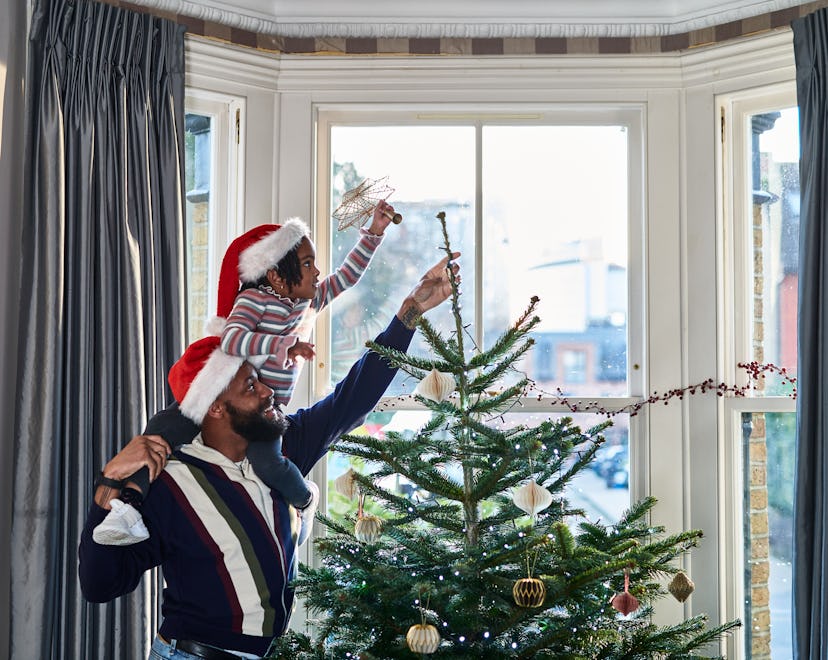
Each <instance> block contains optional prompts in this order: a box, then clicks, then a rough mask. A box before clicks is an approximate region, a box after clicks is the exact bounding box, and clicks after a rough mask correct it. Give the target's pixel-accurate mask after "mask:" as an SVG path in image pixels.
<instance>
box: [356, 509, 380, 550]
mask: <svg viewBox="0 0 828 660" xmlns="http://www.w3.org/2000/svg"><path fill="white" fill-rule="evenodd" d="M381 531H382V520H380V519H379V518H377V517H376V516H374V515H372V514H370V513H366V514H365V515H362V516H360V517H359V518H358V519H357V521H356V525H355V526H354V536H356V537H357V539H359V540H360V541H362V542H363V543H373V542H374V541H376V540H377V539H378V538H379V536H380V532H381Z"/></svg>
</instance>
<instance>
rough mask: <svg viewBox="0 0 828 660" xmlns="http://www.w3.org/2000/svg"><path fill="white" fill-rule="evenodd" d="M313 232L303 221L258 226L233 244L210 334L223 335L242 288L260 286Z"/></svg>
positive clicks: (224, 262)
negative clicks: (249, 284)
mask: <svg viewBox="0 0 828 660" xmlns="http://www.w3.org/2000/svg"><path fill="white" fill-rule="evenodd" d="M309 236H310V230H309V229H308V226H307V225H306V224H305V222H304V221H303V220H302V219H301V218H290V219H289V220H287V221H286V222H285V223H284V224H282V225H273V224H270V225H259V226H258V227H253V229H250V230H249V231H246V232H245V233H244V234H242V235H241V236H239V237H238V238H237V239H235V240H234V241H233V242H232V243H230V247H228V248H227V252H225V253H224V259H223V260H222V262H221V270H220V271H219V283H218V304H217V305H216V307H217V310H216V314H217V315H216V316H215V317H214V318H213V319H211V320H210V322H209V323H208V324H207V332H208V333H209V334H215V335H220V334H221V332H222V330H224V326H225V325H227V316H228V315H229V314H230V310H231V309H233V303H234V302H235V300H236V295H237V294H238V292H239V287H240V286H241V285H242V284H247V283H250V282H258V281H259V280H260V279H261V278H262V277H264V276H265V275H267V271H269V270H270V269H271V268H274V267H275V266H276V264H278V263H279V262H280V261H281V260H282V258H283V257H284V256H285V255H286V254H287V253H288V252H290V251H291V250H292V249H293V248H295V247H296V246H297V245H299V243H300V242H301V241H302V239H303V238H307V237H309Z"/></svg>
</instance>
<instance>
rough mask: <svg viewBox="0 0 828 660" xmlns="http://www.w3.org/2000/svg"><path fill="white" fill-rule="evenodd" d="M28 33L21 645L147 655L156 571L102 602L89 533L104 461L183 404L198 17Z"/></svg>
mask: <svg viewBox="0 0 828 660" xmlns="http://www.w3.org/2000/svg"><path fill="white" fill-rule="evenodd" d="M30 39H31V57H30V62H31V68H30V86H31V89H32V92H31V93H30V100H31V107H30V109H29V112H30V113H31V115H32V117H33V121H32V125H33V135H32V140H31V144H30V145H29V158H28V163H27V184H28V185H27V190H28V195H29V200H30V208H31V209H32V212H31V217H30V218H28V220H27V222H26V223H24V232H23V246H22V283H23V297H22V300H23V301H24V302H23V303H22V305H21V314H20V321H19V328H20V342H19V352H20V357H21V358H22V359H21V360H20V364H21V365H23V366H21V368H20V373H19V374H18V380H19V383H20V388H19V393H18V400H17V406H16V433H15V438H14V443H15V450H14V461H15V466H14V474H15V482H14V504H13V519H12V548H11V552H12V562H11V564H12V576H11V584H12V594H11V603H12V612H11V635H12V640H11V657H14V658H67V659H73V660H74V659H77V658H130V659H132V658H141V657H146V656H147V655H148V653H149V643H150V639H151V637H152V635H153V634H154V631H155V629H156V628H157V624H158V615H159V612H158V602H159V597H160V585H159V578H158V575H157V574H155V573H153V574H148V575H147V576H146V577H145V579H144V581H143V583H142V585H141V586H140V587H139V588H138V589H136V591H135V592H134V593H133V594H131V595H129V596H126V597H123V598H120V599H117V600H116V601H114V602H112V603H108V604H105V605H93V604H89V603H86V602H85V601H84V600H83V598H82V596H81V593H80V589H79V585H78V579H77V547H78V540H79V537H80V532H81V529H82V527H83V523H84V520H85V517H86V512H87V510H88V508H89V505H90V503H91V499H92V480H93V478H94V476H95V474H96V473H97V472H98V471H99V470H100V469H101V468H102V467H103V465H104V464H105V463H106V461H107V460H108V459H109V458H110V457H111V456H113V455H114V454H115V453H117V451H118V450H120V448H121V447H122V446H123V444H124V443H125V442H126V441H127V440H128V439H129V438H130V437H132V436H133V435H135V434H136V433H137V432H139V431H140V430H141V428H143V425H144V423H145V421H146V419H147V417H148V415H150V414H152V413H154V412H155V411H157V410H159V409H160V408H162V407H164V406H165V405H166V403H167V401H169V400H171V398H170V395H169V392H168V389H167V385H166V373H167V370H168V368H169V367H170V365H171V364H172V362H173V361H174V360H175V359H176V358H177V357H178V355H180V353H181V350H182V349H183V346H184V332H183V329H184V321H183V313H184V305H183V281H184V276H183V254H184V253H183V226H184V223H183V213H184V206H183V195H182V192H181V185H182V181H183V166H184V159H183V145H184V136H183V130H184V122H183V118H184V112H183V104H184V35H183V28H181V27H179V26H177V25H176V24H175V23H173V22H171V21H166V20H163V19H159V18H156V17H153V16H150V15H147V14H139V13H135V12H131V11H127V10H124V9H121V8H118V7H114V6H112V5H106V4H101V3H96V2H89V1H86V0H40V1H39V2H38V3H37V4H36V6H35V9H34V13H33V18H32V29H31V35H30ZM27 294H28V297H29V302H28V303H26V302H25V300H26V295H27Z"/></svg>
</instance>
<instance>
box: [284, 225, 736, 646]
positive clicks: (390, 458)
mask: <svg viewBox="0 0 828 660" xmlns="http://www.w3.org/2000/svg"><path fill="white" fill-rule="evenodd" d="M438 218H439V219H440V221H441V223H442V227H443V236H444V243H445V245H444V247H445V251H446V253H447V254H448V255H449V256H451V254H452V251H451V246H450V243H449V237H448V235H447V232H446V224H445V217H444V215H443V214H442V213H441V214H439V215H438ZM537 303H538V300H537V299H534V298H533V299H532V300H531V301H530V302H529V305H528V307H527V309H526V310H525V312H524V313H523V314H522V315H521V316H520V318H518V319H517V321H516V322H515V323H514V324H513V325H512V326H511V327H510V328H508V329H507V330H506V331H505V332H504V333H503V334H502V335H501V336H500V337H499V338H498V339H497V341H495V342H494V344H493V345H492V346H491V347H490V348H488V349H486V350H478V349H477V347H475V346H473V345H471V346H467V344H468V343H470V342H471V340H470V339H469V335H468V334H467V328H466V327H465V325H464V322H463V318H462V315H461V306H460V293H459V290H458V287H457V281H456V280H454V279H453V281H452V297H451V304H452V312H453V316H454V321H455V328H454V331H453V332H452V333H451V335H450V336H449V337H448V338H446V337H444V336H442V335H441V334H440V333H438V332H437V331H436V330H435V329H434V327H432V325H431V324H430V323H429V322H428V320H426V319H425V318H423V319H421V320H420V322H419V323H420V330H421V331H422V332H423V334H424V337H425V339H426V341H427V343H428V344H429V346H430V347H431V349H432V351H431V354H430V355H429V356H428V357H422V356H416V355H407V354H403V353H400V352H398V351H394V350H391V349H388V348H385V347H382V346H377V345H375V344H372V343H370V342H369V348H371V349H372V350H374V351H376V352H377V353H379V354H380V355H382V356H383V357H385V358H386V359H388V360H389V361H390V362H391V363H393V364H394V365H396V366H398V367H400V369H402V370H403V371H405V372H406V373H408V374H410V375H411V376H412V377H414V378H415V379H417V380H418V381H419V385H418V386H417V389H416V390H415V397H416V399H417V400H418V401H419V402H421V403H422V404H423V405H424V406H426V407H427V408H428V409H429V410H430V412H431V418H430V421H429V422H428V423H426V424H425V425H424V426H423V427H422V428H420V429H418V430H417V431H416V432H415V433H414V434H413V435H411V434H401V433H397V432H393V431H389V432H388V433H387V434H386V437H384V438H375V437H372V436H370V435H348V436H344V437H343V438H342V439H341V440H340V441H339V442H338V443H337V445H336V450H337V451H339V452H344V453H345V454H347V455H349V456H352V457H358V458H359V459H362V460H363V461H364V464H365V465H369V466H372V470H371V471H370V472H367V471H366V473H362V474H360V473H358V472H355V471H353V470H351V471H349V472H348V473H347V474H346V475H343V477H341V478H340V479H338V480H337V489H338V490H339V491H340V492H342V493H345V494H347V495H349V496H353V497H356V498H358V501H359V508H358V511H357V513H356V514H355V515H353V516H348V517H345V518H343V519H334V518H332V517H330V516H325V515H320V516H319V517H320V519H321V520H322V522H323V523H324V524H325V526H326V527H327V534H326V536H324V537H323V538H320V539H318V540H317V541H316V548H317V551H318V553H319V555H320V557H321V562H322V565H321V567H319V568H315V569H314V568H309V567H307V566H302V567H301V570H300V574H299V576H298V578H297V579H296V580H295V582H294V586H295V588H296V590H297V593H298V594H299V595H301V596H302V597H304V598H305V600H306V603H307V605H308V607H309V608H310V610H311V612H314V613H318V614H319V619H318V621H317V622H316V632H315V635H314V637H313V638H310V637H308V636H306V635H304V634H301V633H296V632H293V631H289V632H288V633H287V634H286V635H284V636H283V637H281V638H279V639H278V640H276V641H275V642H274V645H273V647H272V649H271V653H270V654H269V656H268V657H270V658H296V659H305V660H310V659H322V658H361V659H362V660H368V659H371V658H375V659H377V660H381V659H387V658H415V657H417V656H422V657H424V656H426V655H429V656H433V657H435V658H469V659H472V658H487V659H496V658H556V659H562V658H571V659H597V658H641V659H645V658H646V659H648V660H651V659H653V658H687V657H711V656H709V655H705V652H708V653H709V652H710V649H711V648H714V649H715V648H716V645H715V644H711V642H715V641H716V640H717V639H719V638H720V637H721V636H722V635H723V634H725V633H726V632H727V631H728V630H730V629H732V628H733V627H735V626H738V625H739V622H738V621H734V622H729V623H725V624H722V625H718V626H712V627H708V625H707V621H706V617H704V616H695V617H692V618H690V619H687V620H685V621H680V622H677V623H676V624H675V625H670V626H656V625H654V624H653V623H652V622H651V614H652V607H653V603H654V602H655V601H656V600H657V599H659V598H662V597H665V596H669V594H668V590H666V589H665V588H664V586H663V584H664V583H665V582H668V581H669V592H670V593H672V594H673V595H674V596H675V597H676V598H678V599H679V600H682V601H683V600H684V599H686V598H687V597H688V596H689V594H690V592H691V591H692V588H693V585H692V582H691V581H690V580H689V579H688V578H687V576H686V575H685V574H684V573H683V572H681V571H680V570H679V568H678V563H679V562H678V560H679V559H680V558H681V556H682V555H683V554H684V553H686V552H688V551H689V550H690V549H691V548H692V547H693V546H694V545H696V544H697V542H698V540H699V539H700V538H701V536H702V533H701V532H700V531H697V530H690V531H681V532H677V533H667V532H666V530H664V529H662V528H660V527H655V526H651V525H650V524H649V523H648V517H649V512H650V510H651V509H652V508H653V506H655V504H656V503H655V500H654V499H653V498H646V499H644V500H643V501H641V502H638V503H637V504H634V505H633V506H631V507H630V508H629V510H627V511H626V512H625V514H624V515H623V516H622V517H621V519H620V520H619V521H618V522H617V523H615V524H602V523H600V522H594V521H590V520H588V519H587V518H586V516H585V514H584V512H583V511H581V510H578V509H576V508H573V507H572V506H571V505H570V504H569V503H568V501H567V498H566V488H567V484H568V483H569V482H570V481H571V480H572V478H573V477H574V476H575V475H576V474H577V473H578V472H579V471H580V470H582V469H583V468H584V467H586V466H587V465H589V463H590V462H591V461H592V459H593V458H594V456H595V453H596V451H597V450H598V448H599V447H600V446H601V444H602V442H603V441H604V438H603V435H602V431H603V430H604V429H605V428H606V427H607V426H608V425H609V424H610V421H606V422H605V423H603V424H600V425H598V426H596V427H594V428H590V429H586V430H584V429H581V428H579V427H578V426H576V425H575V424H573V422H572V420H571V419H570V418H564V419H558V420H554V421H553V420H547V421H544V422H542V423H540V424H538V425H537V426H533V427H528V426H520V427H516V428H511V429H505V430H504V429H503V428H502V425H501V424H497V423H496V420H497V419H498V418H499V417H500V416H501V415H503V414H504V412H506V411H508V410H510V409H511V408H513V407H514V406H515V405H516V402H517V401H519V399H520V397H521V396H523V395H524V394H525V393H526V390H527V388H528V387H529V386H530V381H529V380H528V378H526V377H525V376H523V375H522V374H521V372H520V371H519V370H518V362H519V360H520V359H521V357H522V356H524V355H525V354H526V353H527V351H529V350H531V348H532V345H533V340H532V337H531V331H532V329H533V327H535V326H536V325H537V324H538V322H539V319H538V318H537V317H536V316H535V315H534V311H535V308H536V306H537ZM507 376H509V377H508V378H507ZM515 376H516V377H515ZM504 383H511V384H506V385H504ZM389 475H402V476H403V477H405V478H407V479H408V480H409V481H410V482H411V483H413V484H415V485H416V486H417V488H418V492H427V493H428V494H429V495H428V497H423V498H413V499H412V498H409V497H405V496H403V495H401V494H399V493H396V492H392V491H391V490H389V489H387V488H384V487H383V486H382V484H381V480H382V479H383V478H384V477H387V476H389ZM366 498H368V499H370V500H372V501H373V502H374V503H375V504H379V505H380V506H381V507H382V509H383V510H384V511H385V512H386V514H387V515H385V516H384V517H383V518H380V517H378V516H375V515H373V514H370V513H367V511H366V509H365V506H364V503H365V499H366ZM671 578H672V580H671ZM712 657H718V656H712Z"/></svg>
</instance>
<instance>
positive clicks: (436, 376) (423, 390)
mask: <svg viewBox="0 0 828 660" xmlns="http://www.w3.org/2000/svg"><path fill="white" fill-rule="evenodd" d="M454 388H455V382H454V376H452V375H451V374H447V373H445V372H443V371H437V370H436V369H432V370H431V371H430V372H429V374H428V375H427V376H426V377H425V378H423V379H422V380H421V381H420V382H419V383H417V387H416V388H414V394H419V395H420V396H421V397H423V398H424V399H429V400H431V401H434V402H436V403H440V401H445V400H446V399H448V397H449V395H450V394H451V393H452V392H454Z"/></svg>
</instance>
